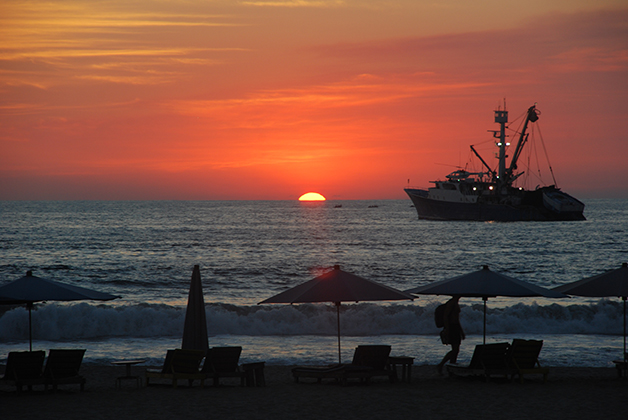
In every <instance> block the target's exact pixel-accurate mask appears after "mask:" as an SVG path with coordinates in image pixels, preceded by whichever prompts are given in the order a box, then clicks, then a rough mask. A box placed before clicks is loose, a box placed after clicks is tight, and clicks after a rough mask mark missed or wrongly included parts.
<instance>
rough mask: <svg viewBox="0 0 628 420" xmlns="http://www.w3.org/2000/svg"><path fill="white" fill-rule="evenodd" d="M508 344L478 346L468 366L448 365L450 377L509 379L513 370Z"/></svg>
mask: <svg viewBox="0 0 628 420" xmlns="http://www.w3.org/2000/svg"><path fill="white" fill-rule="evenodd" d="M509 347H510V345H509V344H508V343H492V344H478V345H476V346H475V349H474V350H473V356H472V357H471V362H470V363H469V365H468V366H458V365H447V372H448V373H449V375H450V376H458V377H478V378H483V379H484V380H489V379H491V377H494V376H500V377H504V378H506V379H507V378H508V376H509V375H510V374H512V372H513V370H512V369H511V368H510V366H509V364H508V356H509V353H508V351H509Z"/></svg>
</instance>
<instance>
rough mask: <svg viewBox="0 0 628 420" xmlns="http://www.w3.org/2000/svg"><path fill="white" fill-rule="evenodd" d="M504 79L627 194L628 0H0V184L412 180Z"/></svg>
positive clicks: (177, 193)
mask: <svg viewBox="0 0 628 420" xmlns="http://www.w3.org/2000/svg"><path fill="white" fill-rule="evenodd" d="M504 98H505V99H506V104H507V109H508V110H509V111H510V119H511V121H512V120H515V119H516V118H517V117H519V116H520V115H521V114H523V113H524V111H525V110H526V109H527V108H528V107H530V106H531V105H533V104H534V103H537V107H538V109H539V110H540V111H541V116H540V117H541V118H540V120H539V124H540V134H542V139H543V144H544V145H545V148H546V149H547V154H548V156H549V159H550V163H551V166H552V168H553V172H554V175H555V176H556V182H557V184H558V186H559V187H560V188H562V189H563V190H564V191H566V192H568V193H570V194H572V195H574V196H576V197H578V198H581V199H586V198H598V197H599V198H606V197H608V198H614V197H622V198H628V182H627V181H628V172H627V168H628V0H597V1H596V2H593V1H591V0H526V1H516V2H515V1H509V0H501V1H496V0H475V1H469V0H439V1H424V0H359V1H358V0H355V1H354V0H346V1H342V0H338V1H336V0H329V1H327V0H313V1H309V0H269V1H265V0H260V1H257V0H249V1H246V0H244V1H227V0H214V1H212V0H205V1H201V0H198V1H174V0H172V1H167V0H162V1H148V0H144V1H140V0H124V1H123V0H110V1H94V0H89V1H87V0H85V1H83V0H73V1H57V0H50V1H22V0H11V1H2V2H0V199H2V200H75V199H87V200H92V199H94V200H95V199H98V200H157V199H176V200H186V199H194V200H213V199H255V200H257V199H273V200H274V199H288V200H291V199H294V200H296V199H297V198H298V197H299V196H300V195H301V194H303V193H305V192H309V191H315V192H319V193H321V194H323V195H324V196H325V197H327V199H331V200H334V199H401V198H407V197H406V195H405V193H404V191H403V188H404V187H405V186H407V185H408V181H409V184H410V185H413V186H419V187H428V186H430V184H429V181H431V180H435V179H438V178H443V177H444V176H445V175H446V174H447V173H449V172H451V171H453V170H454V169H456V166H463V167H464V165H465V164H466V162H467V160H468V157H469V145H471V144H474V145H480V146H478V147H477V148H478V149H480V151H481V153H482V154H483V155H484V156H485V157H486V158H487V159H488V160H490V162H491V163H494V162H495V159H494V158H493V157H494V152H495V151H496V148H495V147H494V145H492V144H491V143H490V140H491V134H490V133H488V132H487V130H493V129H496V127H497V126H496V125H495V124H494V122H493V110H494V109H496V108H497V106H499V105H502V106H503V101H504ZM517 126H518V124H517V123H513V125H512V127H513V128H516V127H517ZM487 142H488V143H487ZM487 146H488V147H487ZM531 153H532V154H534V155H538V156H539V157H540V158H541V157H542V164H544V162H545V152H544V151H543V148H542V146H539V147H537V148H534V150H531ZM520 166H521V165H520ZM534 168H536V166H535V167H534ZM535 170H536V169H535ZM531 172H532V171H531ZM543 180H544V181H545V182H547V183H550V184H551V183H553V181H552V179H551V177H549V178H543ZM528 182H529V183H530V184H531V185H527V186H528V187H531V188H534V187H535V186H536V185H538V184H539V183H540V182H539V181H538V179H537V178H533V179H531V180H529V181H528Z"/></svg>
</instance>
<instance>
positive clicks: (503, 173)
mask: <svg viewBox="0 0 628 420" xmlns="http://www.w3.org/2000/svg"><path fill="white" fill-rule="evenodd" d="M504 108H505V107H504ZM538 119H539V116H538V114H537V111H536V105H532V106H531V107H530V108H528V111H527V113H526V119H525V121H524V123H523V129H522V130H521V134H520V135H519V141H518V142H517V147H516V148H515V153H514V155H513V157H512V160H511V161H510V166H509V167H508V168H506V158H507V157H508V155H506V146H509V145H510V144H509V143H507V142H506V124H507V123H508V111H506V110H505V109H504V110H503V111H502V110H501V109H498V110H495V122H496V123H498V124H499V131H497V130H495V131H493V137H495V138H497V139H499V140H498V142H497V146H498V147H499V156H498V159H499V167H498V171H497V191H499V192H500V193H503V192H505V191H503V189H504V188H505V187H509V186H510V185H511V184H512V183H513V181H514V180H515V179H516V178H517V177H518V176H519V175H521V173H520V174H519V175H517V176H514V177H513V172H514V171H515V170H516V169H517V160H518V159H519V156H520V155H521V151H522V150H523V145H524V144H525V143H526V141H527V140H528V135H527V134H526V131H527V130H528V123H530V122H535V121H537V120H538Z"/></svg>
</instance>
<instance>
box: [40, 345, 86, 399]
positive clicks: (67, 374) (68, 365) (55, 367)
mask: <svg viewBox="0 0 628 420" xmlns="http://www.w3.org/2000/svg"><path fill="white" fill-rule="evenodd" d="M84 355H85V349H50V351H49V352H48V359H47V360H46V367H45V368H44V379H45V383H46V390H47V389H48V385H51V386H52V389H53V390H56V389H57V387H58V386H59V385H66V384H77V385H80V387H81V391H83V390H84V389H85V378H84V377H83V376H81V375H80V374H79V370H80V369H81V364H82V363H83V356H84Z"/></svg>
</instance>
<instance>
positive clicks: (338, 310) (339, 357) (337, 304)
mask: <svg viewBox="0 0 628 420" xmlns="http://www.w3.org/2000/svg"><path fill="white" fill-rule="evenodd" d="M336 315H337V317H336V318H337V320H338V363H342V356H341V355H340V302H336Z"/></svg>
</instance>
